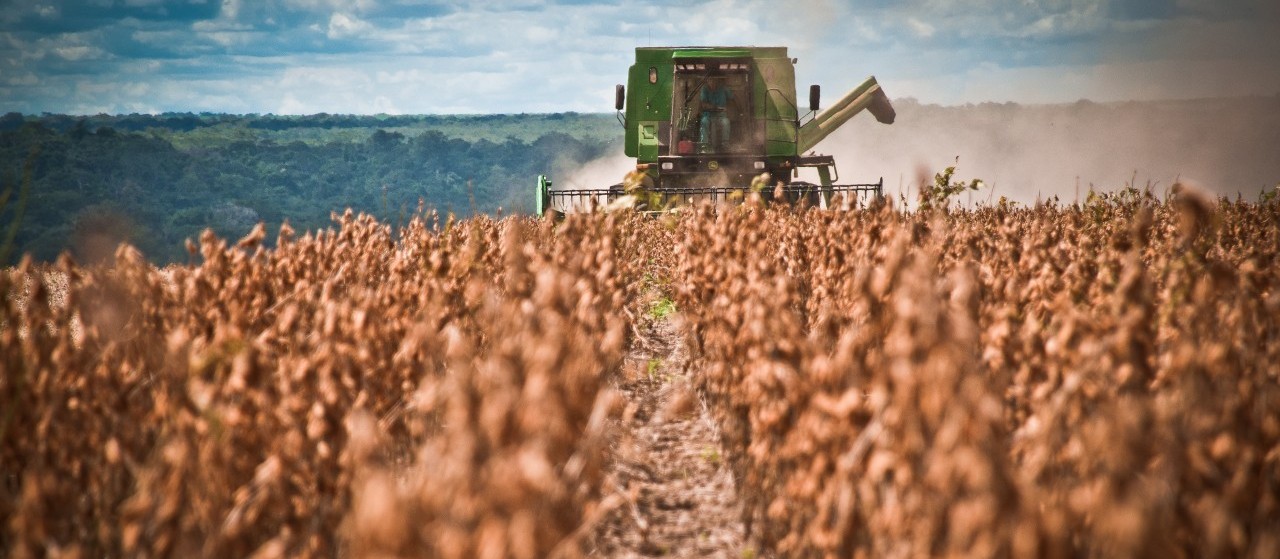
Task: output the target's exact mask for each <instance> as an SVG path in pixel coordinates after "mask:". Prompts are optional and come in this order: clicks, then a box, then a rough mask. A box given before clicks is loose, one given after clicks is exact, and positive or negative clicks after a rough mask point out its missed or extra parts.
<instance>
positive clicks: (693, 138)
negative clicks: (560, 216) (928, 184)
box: [535, 47, 895, 216]
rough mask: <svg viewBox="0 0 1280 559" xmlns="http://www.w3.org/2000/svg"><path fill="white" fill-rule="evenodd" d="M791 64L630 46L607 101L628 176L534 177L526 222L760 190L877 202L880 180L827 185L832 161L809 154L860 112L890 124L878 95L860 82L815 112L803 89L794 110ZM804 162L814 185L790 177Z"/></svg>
mask: <svg viewBox="0 0 1280 559" xmlns="http://www.w3.org/2000/svg"><path fill="white" fill-rule="evenodd" d="M795 63H796V60H795V59H793V58H790V57H789V55H788V54H787V49H786V47H642V48H637V49H636V63H635V64H634V65H632V66H631V69H630V72H629V73H628V76H627V84H626V85H625V86H623V85H618V86H617V89H616V99H615V101H616V103H615V107H616V108H617V110H618V111H619V115H618V116H619V121H620V122H621V123H622V125H623V127H624V128H625V129H626V136H625V143H624V146H625V147H624V151H625V152H626V154H627V156H629V157H634V158H635V159H636V170H635V171H634V172H632V173H630V174H628V176H627V178H626V179H625V180H623V182H621V183H619V184H615V185H612V186H609V187H606V188H600V189H553V188H552V184H551V181H550V180H549V179H548V178H547V177H546V176H539V177H538V185H537V191H536V198H535V204H536V209H537V213H538V215H539V216H541V215H544V214H546V213H569V212H576V211H587V210H589V209H590V208H592V207H597V206H599V207H608V206H616V205H617V204H619V203H624V204H628V205H633V206H635V207H637V208H639V209H642V210H646V211H662V210H666V209H669V208H672V207H675V206H679V205H682V204H687V203H689V202H693V201H697V200H710V201H712V202H717V203H719V202H734V201H740V200H742V199H744V197H745V195H746V194H747V193H748V192H750V191H752V190H757V191H758V190H765V189H767V190H768V191H769V192H766V193H765V194H766V198H773V195H774V193H775V192H777V193H781V194H782V196H783V198H784V199H785V200H787V201H789V202H792V203H797V202H800V201H802V200H803V201H807V202H808V203H811V204H814V205H817V206H819V207H837V206H839V207H852V206H858V205H862V204H864V203H866V202H869V201H870V200H873V199H877V198H879V197H881V196H882V195H883V179H882V180H880V181H878V182H876V183H867V184H836V182H837V181H838V180H839V178H838V173H837V172H836V167H835V161H834V159H833V158H832V157H831V156H829V155H813V154H812V153H811V150H812V149H813V147H814V146H815V145H817V143H818V142H820V141H821V140H822V139H823V138H825V137H827V136H828V135H829V134H831V133H832V132H834V131H835V130H836V129H837V128H839V127H840V126H841V125H842V124H844V123H845V122H847V121H848V120H849V119H851V118H853V116H854V115H857V114H858V113H860V112H862V111H863V110H868V111H869V112H871V114H872V115H873V116H875V117H876V119H877V120H879V121H880V122H882V123H886V124H890V123H892V122H893V120H894V116H895V114H894V110H893V106H892V105H891V104H890V103H889V99H888V97H887V96H886V95H885V93H884V91H883V90H882V89H881V88H880V85H879V84H878V83H877V82H876V80H875V78H874V77H871V78H868V79H867V80H866V81H864V82H863V83H862V84H861V85H859V86H858V87H855V88H854V89H853V90H852V91H850V92H849V93H847V94H845V95H844V96H843V97H841V99H840V100H839V101H837V102H836V103H835V104H832V105H831V106H829V107H827V108H826V110H823V111H822V112H818V109H819V103H820V101H821V90H820V89H819V88H818V86H816V85H815V86H812V87H811V88H810V90H809V99H808V101H809V104H808V110H807V111H803V112H802V111H801V110H800V107H799V106H798V105H797V102H796V101H797V97H796V86H795ZM806 154H808V155H806ZM806 167H808V168H813V169H815V170H816V171H817V175H818V183H817V184H814V183H810V182H804V181H801V180H799V179H798V172H797V171H798V169H800V168H806ZM766 174H767V176H766ZM837 194H838V195H839V196H838V197H837V196H836V195H837ZM837 200H838V201H839V202H837Z"/></svg>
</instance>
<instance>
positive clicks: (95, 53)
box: [53, 45, 106, 61]
mask: <svg viewBox="0 0 1280 559" xmlns="http://www.w3.org/2000/svg"><path fill="white" fill-rule="evenodd" d="M53 52H54V53H55V54H57V55H58V56H59V57H61V58H62V59H63V60H72V61H76V60H92V59H98V58H102V57H103V56H105V55H106V53H105V52H103V51H102V49H99V48H97V47H89V46H83V45H77V46H65V47H55V48H54V49H53Z"/></svg>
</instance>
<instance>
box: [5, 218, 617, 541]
mask: <svg viewBox="0 0 1280 559" xmlns="http://www.w3.org/2000/svg"><path fill="white" fill-rule="evenodd" d="M617 219H623V218H622V217H618V216H615V217H608V216H582V217H576V218H574V219H572V220H570V221H569V222H567V223H565V224H562V225H561V226H559V227H558V228H553V227H552V226H551V225H550V224H546V223H535V222H533V221H531V220H527V219H520V218H507V219H504V220H501V221H494V220H490V219H486V218H477V219H471V220H466V221H461V222H458V221H454V220H452V219H447V220H443V223H441V221H442V220H440V219H439V218H437V217H436V216H433V215H423V216H419V217H418V218H417V219H414V220H412V221H411V222H410V223H409V224H408V225H407V226H405V227H404V228H402V229H401V230H400V231H392V229H391V228H390V227H387V226H385V225H382V224H379V223H377V222H375V221H374V220H372V219H371V218H368V217H367V216H355V215H353V214H352V213H351V212H347V213H345V214H344V215H342V216H335V220H336V222H337V223H336V224H337V228H336V229H332V230H326V231H321V232H316V233H308V234H304V235H302V236H301V238H298V237H297V235H296V233H295V232H294V231H292V230H291V229H290V228H289V227H288V226H287V225H286V226H285V227H283V228H282V230H281V231H280V234H279V237H278V239H277V243H276V246H275V248H272V249H266V248H263V247H262V246H261V243H262V240H263V239H264V238H265V231H263V230H262V229H261V228H260V227H259V228H258V229H256V230H255V231H254V232H252V233H250V234H249V235H247V236H246V237H245V238H244V239H241V240H240V241H239V242H238V243H235V244H234V245H233V244H229V243H227V242H225V241H222V240H219V239H217V238H215V237H214V236H213V235H211V234H206V235H205V236H203V237H202V238H201V239H200V243H199V244H198V245H195V244H193V245H191V246H190V248H191V250H192V252H193V253H197V254H199V256H200V259H201V264H200V265H198V266H192V267H176V268H170V269H166V270H156V269H154V268H152V267H150V266H149V265H148V264H147V263H146V262H145V261H144V260H143V259H142V258H141V257H140V255H138V253H137V252H136V251H134V250H132V249H131V248H128V247H123V248H121V250H120V251H119V252H118V253H117V258H116V264H115V265H114V266H112V267H110V268H107V267H95V268H84V267H80V266H77V265H75V264H74V263H72V262H71V261H69V260H67V259H64V260H62V261H60V262H59V263H57V265H55V266H53V267H51V268H48V269H39V268H38V267H37V266H34V265H32V264H31V263H30V262H29V261H27V262H24V263H23V265H22V266H20V267H18V268H16V269H14V270H9V271H6V272H5V273H4V274H3V275H2V276H0V293H3V294H5V298H4V307H3V309H2V310H3V317H2V318H0V324H2V326H0V356H2V357H0V358H2V359H3V360H4V363H3V365H4V369H5V371H6V372H5V374H4V375H3V376H2V377H0V401H3V406H2V408H3V410H4V412H3V415H2V416H0V421H2V423H0V461H2V462H0V463H2V464H3V468H0V470H2V471H3V472H4V477H3V479H2V480H0V520H3V531H0V549H4V550H5V552H6V554H8V555H11V556H15V557H36V556H45V555H63V554H70V555H76V554H79V555H82V556H120V555H126V556H140V557H152V556H248V555H257V556H286V555H288V556H294V555H302V556H336V555H357V556H373V555H377V556H387V555H395V554H398V553H407V554H410V555H416V556H421V555H427V556H440V557H462V556H473V555H478V554H484V555H492V554H497V555H511V556H527V555H530V554H532V556H545V555H548V554H550V553H552V552H556V553H560V554H563V555H574V554H576V553H577V546H578V542H579V541H580V537H579V536H580V531H581V530H582V529H583V526H584V525H586V524H587V523H588V522H590V521H591V520H592V511H593V510H594V508H596V507H598V506H599V498H600V488H599V481H600V468H601V461H602V460H603V458H602V457H603V456H604V454H603V453H602V452H601V449H600V448H599V446H600V444H601V443H600V441H602V440H603V438H602V430H603V429H604V428H605V426H606V421H605V417H606V414H608V413H611V412H613V411H614V409H615V406H614V405H613V404H614V402H615V400H614V396H613V395H612V394H611V393H610V392H609V391H608V390H606V389H604V387H605V386H606V384H605V383H604V382H602V377H603V376H604V375H607V374H610V372H611V371H612V370H613V369H614V368H615V367H616V366H617V364H618V363H619V362H620V359H621V355H622V351H623V345H624V344H625V340H626V337H627V330H626V327H627V323H626V321H625V320H624V318H623V317H624V316H625V312H624V310H623V309H624V307H626V306H627V305H629V304H634V301H631V300H629V299H628V297H629V296H630V294H631V293H633V292H634V291H635V289H634V288H633V287H632V284H633V283H638V282H637V279H638V277H639V276H638V274H637V272H636V271H637V269H638V268H637V266H636V265H635V264H633V263H632V262H630V261H622V260H619V259H618V250H619V249H618V247H617V246H616V245H618V244H622V245H624V247H623V248H624V249H625V250H632V251H634V250H636V249H635V247H634V240H629V239H628V237H627V236H626V234H622V233H619V232H620V231H622V230H624V229H625V228H624V227H620V226H619V225H618V224H617V223H615V220H617ZM51 278H52V279H51ZM54 280H57V281H61V282H63V283H62V284H61V285H56V286H55V285H53V281H54ZM55 288H56V289H57V290H58V291H56V292H55V291H54V289H55ZM54 295H59V296H60V298H58V299H57V300H55V298H54ZM393 536H394V537H393Z"/></svg>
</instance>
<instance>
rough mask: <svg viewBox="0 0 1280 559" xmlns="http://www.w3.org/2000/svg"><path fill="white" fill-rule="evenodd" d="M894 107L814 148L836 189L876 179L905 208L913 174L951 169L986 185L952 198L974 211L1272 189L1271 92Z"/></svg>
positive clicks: (1278, 144) (1277, 111) (912, 194)
mask: <svg viewBox="0 0 1280 559" xmlns="http://www.w3.org/2000/svg"><path fill="white" fill-rule="evenodd" d="M894 106H895V108H896V109H897V113H898V117H897V121H896V122H895V123H894V124H892V125H882V124H880V123H878V122H875V120H874V119H872V118H871V117H870V116H869V115H859V116H857V117H856V118H854V119H853V120H851V121H849V122H848V123H847V124H845V126H844V127H843V128H841V129H840V130H838V131H837V132H836V133H834V134H832V135H831V136H830V137H828V138H827V139H826V140H825V141H823V142H822V143H820V144H818V146H817V148H816V151H817V152H818V153H826V154H831V155H834V156H835V159H836V163H837V164H838V165H839V170H840V174H841V182H842V183H851V182H859V183H861V182H875V180H876V179H878V178H880V177H883V178H884V183H885V194H886V195H888V196H890V197H893V198H894V199H895V200H897V199H898V198H899V196H900V195H901V196H903V197H905V198H906V199H907V200H908V201H911V202H914V200H915V199H916V195H917V192H918V188H919V182H920V180H921V178H922V177H927V178H928V179H929V180H931V179H932V177H933V173H935V172H937V171H940V170H942V169H943V168H945V167H947V166H948V165H952V164H956V165H957V172H956V176H955V178H956V179H963V180H968V179H972V178H980V179H982V180H983V181H984V182H985V183H986V184H987V187H986V188H985V189H984V190H981V191H979V192H975V193H973V194H972V195H966V196H962V198H961V199H960V200H959V201H960V202H961V203H974V204H976V203H979V202H987V201H992V202H994V201H996V200H999V199H1000V197H1002V196H1003V197H1006V198H1008V199H1010V200H1013V201H1017V202H1020V203H1023V204H1030V203H1034V202H1035V201H1036V200H1037V199H1040V200H1048V199H1050V198H1052V197H1054V196H1056V197H1057V198H1058V199H1059V200H1060V201H1062V202H1064V203H1071V202H1073V201H1075V200H1080V201H1082V202H1083V201H1084V200H1085V198H1086V197H1087V196H1088V193H1089V191H1090V190H1091V189H1092V190H1096V191H1113V190H1118V189H1121V188H1124V187H1125V186H1129V185H1132V186H1134V187H1137V188H1141V189H1146V188H1150V189H1151V190H1152V191H1153V192H1154V193H1155V194H1157V195H1159V196H1163V195H1164V193H1165V192H1166V191H1167V190H1168V189H1169V188H1170V187H1172V185H1173V183H1174V182H1177V181H1182V182H1188V183H1193V184H1197V185H1199V186H1200V187H1202V188H1205V189H1208V190H1210V191H1213V192H1216V193H1217V194H1219V195H1223V196H1229V197H1232V198H1234V197H1236V195H1237V194H1239V195H1241V196H1243V197H1244V198H1245V199H1247V200H1255V199H1257V196H1258V193H1259V192H1261V191H1263V190H1264V189H1270V188H1273V187H1274V186H1275V185H1276V184H1277V183H1280V95H1277V96H1271V97H1242V98H1233V99H1209V100H1193V101H1141V102H1138V101H1130V102H1117V103H1093V102H1089V101H1080V102H1077V103H1072V104H1064V105H1017V104H1013V103H1005V104H995V103H983V104H978V105H963V106H950V107H947V106H938V105H923V104H919V103H916V102H915V101H913V100H910V99H905V100H897V101H895V102H894ZM957 157H959V161H958V163H957V162H956V158H957ZM922 171H923V172H922ZM810 180H812V179H810Z"/></svg>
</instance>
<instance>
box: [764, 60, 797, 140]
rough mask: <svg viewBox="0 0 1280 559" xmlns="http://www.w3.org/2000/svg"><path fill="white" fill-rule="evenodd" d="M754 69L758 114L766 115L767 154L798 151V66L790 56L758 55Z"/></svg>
mask: <svg viewBox="0 0 1280 559" xmlns="http://www.w3.org/2000/svg"><path fill="white" fill-rule="evenodd" d="M753 73H754V74H755V76H754V80H753V81H754V82H755V88H756V91H755V97H756V115H757V118H759V117H763V118H764V119H765V125H764V128H765V155H766V156H770V157H790V156H794V155H797V153H796V119H797V118H798V117H799V114H798V113H797V107H796V69H795V66H794V65H793V64H792V62H791V59H790V58H786V57H781V58H757V59H756V60H755V68H754V71H753Z"/></svg>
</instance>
